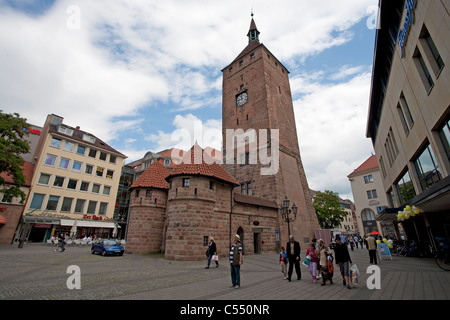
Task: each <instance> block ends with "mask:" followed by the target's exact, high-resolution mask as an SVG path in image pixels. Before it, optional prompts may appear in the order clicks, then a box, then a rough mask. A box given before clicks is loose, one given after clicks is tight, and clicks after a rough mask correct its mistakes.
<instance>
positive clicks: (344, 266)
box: [334, 235, 352, 289]
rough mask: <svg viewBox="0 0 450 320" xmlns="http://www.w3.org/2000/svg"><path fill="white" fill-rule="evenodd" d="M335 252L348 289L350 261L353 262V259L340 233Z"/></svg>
mask: <svg viewBox="0 0 450 320" xmlns="http://www.w3.org/2000/svg"><path fill="white" fill-rule="evenodd" d="M334 254H335V258H336V264H338V265H339V269H340V271H341V275H342V280H343V284H344V286H345V285H346V286H347V288H348V289H351V287H350V280H349V274H350V263H352V259H351V258H350V254H349V253H348V248H347V246H346V245H345V244H343V243H342V241H341V237H340V236H339V235H337V236H336V245H335V247H334Z"/></svg>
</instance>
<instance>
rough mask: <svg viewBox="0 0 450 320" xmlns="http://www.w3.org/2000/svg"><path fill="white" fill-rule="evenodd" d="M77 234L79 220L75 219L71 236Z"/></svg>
mask: <svg viewBox="0 0 450 320" xmlns="http://www.w3.org/2000/svg"><path fill="white" fill-rule="evenodd" d="M76 234H77V220H75V221H74V223H73V226H72V229H70V236H71V237H75V236H76Z"/></svg>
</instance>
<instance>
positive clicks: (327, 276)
mask: <svg viewBox="0 0 450 320" xmlns="http://www.w3.org/2000/svg"><path fill="white" fill-rule="evenodd" d="M331 253H332V251H331V250H330V248H328V247H327V246H326V245H325V242H324V241H323V240H322V239H319V249H318V253H317V256H318V260H319V265H320V272H321V274H322V283H321V284H320V285H321V286H324V285H326V281H327V280H330V284H333V275H332V273H330V272H329V271H328V263H327V262H328V257H329V256H330V255H331Z"/></svg>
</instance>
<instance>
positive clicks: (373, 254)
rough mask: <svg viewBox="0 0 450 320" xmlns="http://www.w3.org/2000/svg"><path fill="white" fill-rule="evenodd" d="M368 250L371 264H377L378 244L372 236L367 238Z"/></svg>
mask: <svg viewBox="0 0 450 320" xmlns="http://www.w3.org/2000/svg"><path fill="white" fill-rule="evenodd" d="M367 249H368V250H369V258H370V263H372V264H373V263H375V264H377V243H376V241H375V238H374V237H372V235H369V236H368V237H367Z"/></svg>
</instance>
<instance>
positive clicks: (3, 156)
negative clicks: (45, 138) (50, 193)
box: [0, 110, 30, 203]
mask: <svg viewBox="0 0 450 320" xmlns="http://www.w3.org/2000/svg"><path fill="white" fill-rule="evenodd" d="M29 129H30V125H29V124H28V123H27V120H26V119H24V118H21V117H20V115H19V114H18V113H14V114H6V113H3V111H2V110H0V173H3V174H4V173H6V174H8V175H10V176H12V179H13V181H14V184H15V185H14V186H12V187H11V186H9V185H8V186H7V185H6V184H5V179H4V178H3V177H1V176H0V196H3V197H4V199H5V200H6V201H8V202H9V201H11V200H12V198H13V197H20V198H21V203H23V202H24V201H25V197H26V195H25V193H24V192H23V191H22V190H20V187H21V186H23V185H24V184H25V176H24V174H23V171H22V165H23V163H24V160H23V159H22V156H21V155H22V154H25V153H28V152H29V151H30V146H29V143H28V141H27V140H25V139H24V137H25V136H28V130H29ZM2 194H3V195H2Z"/></svg>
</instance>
